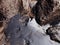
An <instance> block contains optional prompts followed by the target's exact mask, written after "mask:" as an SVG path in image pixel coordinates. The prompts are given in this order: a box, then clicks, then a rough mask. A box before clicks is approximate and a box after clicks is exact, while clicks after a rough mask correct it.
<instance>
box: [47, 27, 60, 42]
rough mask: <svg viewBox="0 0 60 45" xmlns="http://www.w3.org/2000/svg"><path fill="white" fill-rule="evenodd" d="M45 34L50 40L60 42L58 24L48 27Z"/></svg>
mask: <svg viewBox="0 0 60 45" xmlns="http://www.w3.org/2000/svg"><path fill="white" fill-rule="evenodd" d="M46 34H48V35H49V36H50V39H51V40H54V41H56V42H59V43H60V26H54V27H49V28H48V29H47V30H46Z"/></svg>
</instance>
